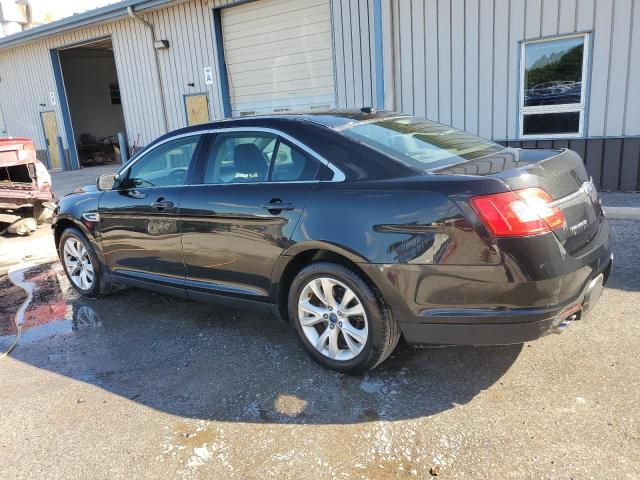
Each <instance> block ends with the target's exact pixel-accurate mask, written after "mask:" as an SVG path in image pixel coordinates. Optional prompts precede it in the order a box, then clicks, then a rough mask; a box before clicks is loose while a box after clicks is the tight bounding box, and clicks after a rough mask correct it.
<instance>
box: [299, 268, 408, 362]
mask: <svg viewBox="0 0 640 480" xmlns="http://www.w3.org/2000/svg"><path fill="white" fill-rule="evenodd" d="M320 277H329V278H332V279H335V280H338V281H339V282H341V283H343V284H344V285H346V286H347V287H349V288H350V289H351V290H352V291H353V292H354V293H355V294H356V295H357V297H358V299H359V300H360V302H361V304H362V306H363V307H364V310H365V312H366V314H367V320H368V338H367V341H366V343H365V345H364V348H363V349H362V351H361V352H360V353H359V354H358V355H356V356H355V357H354V358H352V359H350V360H335V359H332V358H329V357H328V356H325V355H323V354H322V353H321V352H320V351H318V350H317V349H316V348H315V347H314V346H313V345H312V344H311V342H310V341H309V339H308V338H307V337H306V335H305V334H304V332H303V329H302V326H301V325H300V319H299V315H298V299H299V297H300V295H301V294H302V291H303V290H304V288H305V286H306V285H307V284H308V283H309V282H311V281H312V280H313V279H315V278H320ZM288 311H289V319H290V320H291V324H292V326H293V328H294V330H295V331H296V333H297V335H298V339H299V340H300V341H301V343H302V345H303V346H304V348H305V349H306V350H307V352H308V353H309V355H310V356H311V357H312V358H313V359H314V360H315V361H316V362H318V363H319V364H320V365H322V366H324V367H326V368H329V369H331V370H336V371H338V372H342V373H360V372H366V371H368V370H371V369H373V368H375V367H376V366H377V365H379V364H380V363H381V362H383V361H384V360H385V359H386V358H387V357H388V356H389V355H391V353H392V352H393V350H394V349H395V348H396V345H397V344H398V340H399V339H400V328H399V326H398V323H397V322H396V321H395V319H394V318H393V317H392V315H391V311H390V309H389V307H388V306H387V305H386V304H385V302H384V300H383V299H382V298H381V296H380V295H379V294H378V293H377V292H375V291H373V290H372V289H371V288H370V287H369V286H368V285H367V283H366V282H365V281H364V280H363V279H362V278H360V276H359V275H358V274H356V273H355V272H353V271H352V270H350V269H349V268H347V267H345V266H343V265H340V264H336V263H328V262H318V263H313V264H311V265H309V266H308V267H306V268H304V269H303V270H301V271H300V273H298V275H297V276H296V277H295V279H294V280H293V282H292V284H291V288H290V289H289V298H288Z"/></svg>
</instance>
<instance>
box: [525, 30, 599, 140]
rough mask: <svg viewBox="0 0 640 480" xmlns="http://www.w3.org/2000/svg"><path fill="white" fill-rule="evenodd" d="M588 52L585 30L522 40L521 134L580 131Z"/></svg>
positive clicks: (563, 134) (575, 134)
mask: <svg viewBox="0 0 640 480" xmlns="http://www.w3.org/2000/svg"><path fill="white" fill-rule="evenodd" d="M588 52H589V35H588V34H580V35H572V36H565V37H556V38H552V39H545V40H532V41H528V42H523V43H522V52H521V56H520V58H521V60H520V61H521V66H520V78H521V85H520V134H521V136H522V137H545V138H548V137H579V136H582V135H583V130H584V109H585V98H586V91H585V86H586V78H587V65H588V58H587V57H588Z"/></svg>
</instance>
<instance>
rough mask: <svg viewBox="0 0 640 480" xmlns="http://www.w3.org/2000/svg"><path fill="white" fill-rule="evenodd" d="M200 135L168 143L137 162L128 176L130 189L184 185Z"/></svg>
mask: <svg viewBox="0 0 640 480" xmlns="http://www.w3.org/2000/svg"><path fill="white" fill-rule="evenodd" d="M199 140H200V135H193V136H189V137H185V138H180V139H178V140H174V141H171V142H168V143H166V144H164V145H160V146H159V147H156V148H154V149H153V150H151V151H150V152H149V153H146V154H145V155H144V156H143V157H142V158H140V159H139V160H137V161H136V162H135V163H134V164H133V165H131V168H130V169H129V173H128V175H127V184H128V186H130V187H141V188H144V187H171V186H176V185H184V181H185V179H186V177H187V169H188V168H189V163H191V157H193V152H195V150H196V146H197V145H198V141H199Z"/></svg>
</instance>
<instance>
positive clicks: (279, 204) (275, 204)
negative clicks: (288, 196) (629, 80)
mask: <svg viewBox="0 0 640 480" xmlns="http://www.w3.org/2000/svg"><path fill="white" fill-rule="evenodd" d="M262 208H263V209H264V210H268V211H269V213H272V214H274V215H275V214H278V213H280V212H281V211H282V210H295V209H296V206H295V205H294V204H293V203H289V202H283V201H282V200H280V199H279V198H274V199H273V200H271V201H270V202H269V203H266V204H264V205H262Z"/></svg>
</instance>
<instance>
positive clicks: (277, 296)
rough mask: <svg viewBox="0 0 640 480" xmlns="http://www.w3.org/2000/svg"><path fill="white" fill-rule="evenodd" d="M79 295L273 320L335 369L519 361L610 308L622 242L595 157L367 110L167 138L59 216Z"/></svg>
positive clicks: (59, 237)
mask: <svg viewBox="0 0 640 480" xmlns="http://www.w3.org/2000/svg"><path fill="white" fill-rule="evenodd" d="M53 226H54V233H55V242H56V245H57V247H58V252H59V255H60V259H61V261H62V263H63V265H64V268H65V271H66V273H67V276H68V277H69V280H70V281H71V283H72V284H73V286H74V287H75V288H76V289H77V290H78V291H79V292H80V293H81V294H83V295H87V296H90V297H99V296H101V295H105V294H107V293H109V292H110V291H112V289H113V288H114V287H115V285H130V286H136V287H142V288H148V289H152V290H157V291H160V292H164V293H169V294H173V295H179V296H182V297H187V298H191V299H194V300H214V301H224V302H231V303H234V304H238V305H241V306H244V307H256V308H266V309H267V310H269V311H271V312H272V313H273V314H274V316H277V317H280V318H283V319H285V320H286V321H288V322H290V323H291V325H292V327H293V328H294V330H295V331H296V333H297V335H298V336H299V338H300V340H301V342H302V345H303V346H304V347H305V348H306V350H307V351H308V352H309V354H310V355H311V356H312V357H313V358H314V359H315V360H317V361H318V362H320V363H321V364H322V365H324V366H326V367H329V368H332V369H335V370H339V371H344V372H357V371H363V370H367V369H371V368H373V367H375V366H376V365H378V364H379V363H380V362H382V361H383V360H384V359H385V358H386V357H387V356H389V354H390V353H391V352H392V351H393V350H394V348H395V346H396V344H397V343H398V340H399V338H400V336H401V335H402V336H403V337H404V339H405V340H406V341H407V342H408V343H410V344H413V345H430V344H464V345H488V344H508V343H521V342H526V341H529V340H533V339H536V338H538V337H540V336H542V335H545V334H547V333H550V332H554V331H559V330H562V329H563V328H564V327H565V326H566V325H568V323H569V322H570V321H571V320H573V319H576V318H579V317H580V316H581V315H584V313H586V312H587V311H588V310H589V309H590V308H591V307H592V306H593V304H594V303H595V301H596V300H597V298H598V296H599V295H600V292H601V291H602V287H603V284H604V283H605V282H606V280H607V277H608V274H609V271H610V269H611V260H612V255H611V241H610V233H609V226H608V223H607V221H606V219H605V218H604V216H603V213H602V210H601V208H600V203H599V200H598V195H597V192H596V191H595V189H594V186H593V183H592V182H591V181H590V180H589V178H588V176H587V173H586V171H585V168H584V166H583V164H582V161H581V160H580V157H579V156H578V155H577V154H575V153H574V152H572V151H571V150H525V149H514V148H505V147H503V146H501V145H498V144H496V143H493V142H490V141H487V140H484V139H481V138H478V137H476V136H474V135H471V134H468V133H465V132H462V131H459V130H456V129H454V128H451V127H449V126H445V125H442V124H438V123H435V122H431V121H427V120H423V119H419V118H415V117H409V116H402V115H397V114H392V113H389V112H376V111H374V110H371V109H362V110H335V111H330V112H325V113H321V114H300V115H272V116H263V117H250V118H240V119H233V120H225V121H220V122H216V123H212V124H208V125H200V126H197V127H189V128H185V129H181V130H177V131H175V132H172V133H169V134H167V135H165V136H163V137H161V138H159V139H158V140H156V141H155V142H153V143H152V144H151V145H149V146H147V147H146V148H145V149H144V150H143V151H142V152H140V153H139V154H138V155H137V156H135V157H134V158H133V159H132V160H131V161H130V162H129V163H127V164H126V165H124V166H123V167H122V168H121V169H120V170H119V171H118V173H117V174H115V175H106V176H103V177H100V178H99V179H98V182H97V187H86V188H84V189H80V190H79V191H77V192H75V193H74V194H71V195H69V196H66V197H64V198H62V199H61V200H60V202H59V205H58V209H57V211H56V214H55V217H54V222H53Z"/></svg>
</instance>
